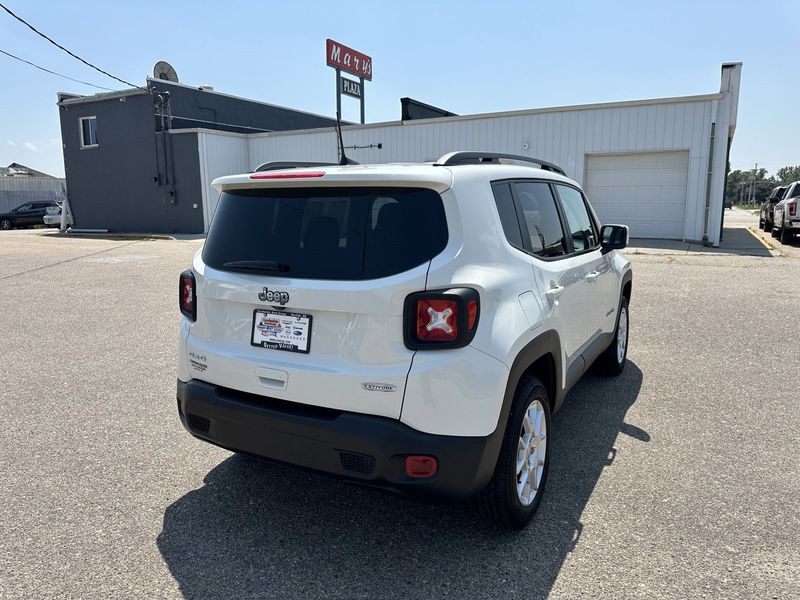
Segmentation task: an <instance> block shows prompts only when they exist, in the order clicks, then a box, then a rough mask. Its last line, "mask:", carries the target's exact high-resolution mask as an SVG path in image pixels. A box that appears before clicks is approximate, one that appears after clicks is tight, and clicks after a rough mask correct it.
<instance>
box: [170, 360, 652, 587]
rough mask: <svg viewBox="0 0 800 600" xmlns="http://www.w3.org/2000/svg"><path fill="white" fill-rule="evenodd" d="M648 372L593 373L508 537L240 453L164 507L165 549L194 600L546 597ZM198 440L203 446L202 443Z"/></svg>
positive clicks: (435, 509)
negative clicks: (532, 504)
mask: <svg viewBox="0 0 800 600" xmlns="http://www.w3.org/2000/svg"><path fill="white" fill-rule="evenodd" d="M641 383H642V372H641V370H640V369H639V368H637V366H636V365H635V364H634V363H632V362H630V361H629V362H628V364H627V366H626V369H625V371H624V372H623V374H622V375H621V376H619V377H617V378H611V379H609V378H602V377H597V376H594V375H588V376H586V377H585V378H584V379H583V380H582V381H581V382H580V383H579V384H578V385H577V386H576V387H575V388H574V389H573V390H572V392H570V394H569V396H568V397H567V399H566V401H565V403H564V406H563V407H562V409H561V410H560V411H559V413H558V414H557V415H556V416H555V418H554V420H553V425H552V429H553V435H552V436H551V438H550V442H551V444H552V446H551V449H552V452H553V454H552V455H551V456H552V459H551V465H550V474H549V478H548V484H547V486H548V487H547V490H546V492H545V496H544V498H543V499H542V503H541V505H540V507H539V511H538V513H537V515H536V516H535V518H534V520H533V522H532V523H531V524H530V526H529V527H528V528H527V529H525V530H523V531H518V532H508V531H504V530H501V529H498V528H496V527H494V526H492V525H489V524H484V523H483V522H481V521H480V520H478V518H477V517H475V516H474V515H473V513H472V512H471V511H470V510H469V508H468V507H467V506H465V505H463V504H457V505H429V504H424V503H420V502H413V501H410V500H405V499H402V498H399V497H395V496H393V495H390V494H386V493H382V492H379V491H376V490H371V489H367V488H362V487H357V486H354V485H350V484H347V483H344V482H341V481H336V480H333V479H328V478H325V477H321V476H318V475H314V474H310V473H306V472H302V471H295V470H293V469H288V468H284V467H280V466H277V465H272V464H270V463H266V462H262V461H259V460H256V459H253V458H247V457H243V456H239V455H233V456H231V457H230V458H228V459H226V460H225V461H223V462H222V463H220V464H219V465H218V466H216V467H215V468H214V469H212V470H211V471H210V472H209V473H208V474H207V475H206V477H205V479H204V485H203V486H202V487H201V488H199V489H197V490H194V491H191V492H189V493H188V494H186V495H185V496H183V497H182V498H180V499H178V500H177V501H176V502H174V503H173V504H172V505H170V506H169V507H168V508H167V510H166V513H165V515H164V525H163V530H162V532H161V533H160V534H159V536H158V539H157V544H158V548H159V550H160V552H161V554H162V556H163V557H164V560H165V562H166V564H167V565H168V567H169V569H170V571H171V573H172V575H173V576H174V577H175V579H176V580H177V582H178V584H179V585H180V588H181V591H182V592H183V594H184V595H185V596H186V597H188V598H196V597H202V598H216V597H237V598H242V597H248V598H249V597H267V598H271V597H275V598H289V597H302V598H309V597H320V596H326V597H329V596H334V597H346V598H354V597H368V598H375V597H388V596H394V597H441V596H463V597H472V598H479V597H489V596H498V595H499V596H510V597H526V598H537V597H544V596H546V595H547V594H548V592H549V591H550V589H551V588H552V586H553V583H554V582H555V580H556V577H557V576H558V573H559V570H560V569H561V567H562V565H563V563H564V561H565V559H566V557H567V556H568V554H569V553H570V552H571V551H572V550H573V548H575V546H576V545H579V544H581V531H582V525H581V514H582V513H583V510H584V507H585V506H586V503H587V502H588V500H589V498H590V497H591V495H592V492H593V490H594V488H595V485H596V484H597V481H598V479H599V478H600V476H601V474H602V472H603V469H605V468H606V467H607V466H609V465H610V464H611V462H612V461H613V458H614V456H615V455H616V450H615V447H614V446H615V440H616V439H617V436H618V434H619V433H620V432H622V433H624V434H626V435H630V436H632V437H634V438H636V439H637V440H640V441H642V442H647V441H649V439H650V438H649V436H648V434H647V433H646V432H644V431H642V430H640V429H638V428H637V427H635V426H634V425H632V424H628V423H626V422H625V415H626V413H627V412H628V409H629V408H630V407H631V406H632V405H633V403H634V402H635V401H636V399H637V397H638V395H639V390H640V388H641ZM198 443H199V442H198Z"/></svg>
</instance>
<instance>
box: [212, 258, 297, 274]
mask: <svg viewBox="0 0 800 600" xmlns="http://www.w3.org/2000/svg"><path fill="white" fill-rule="evenodd" d="M222 266H223V267H224V268H226V269H246V270H248V271H276V272H278V273H286V272H287V271H288V270H289V265H285V264H283V263H279V262H276V261H274V260H232V261H229V262H226V263H222Z"/></svg>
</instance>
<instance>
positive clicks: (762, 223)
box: [758, 219, 767, 229]
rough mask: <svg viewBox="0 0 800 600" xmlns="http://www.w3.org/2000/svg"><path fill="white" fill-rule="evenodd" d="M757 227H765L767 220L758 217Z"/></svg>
mask: <svg viewBox="0 0 800 600" xmlns="http://www.w3.org/2000/svg"><path fill="white" fill-rule="evenodd" d="M758 228H759V229H766V228H767V222H766V221H765V220H764V219H759V220H758Z"/></svg>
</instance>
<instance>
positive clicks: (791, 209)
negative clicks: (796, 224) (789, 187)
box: [786, 200, 797, 217]
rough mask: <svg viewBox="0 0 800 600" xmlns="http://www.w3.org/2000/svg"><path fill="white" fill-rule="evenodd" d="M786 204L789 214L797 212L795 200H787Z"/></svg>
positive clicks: (791, 215) (792, 214)
mask: <svg viewBox="0 0 800 600" xmlns="http://www.w3.org/2000/svg"><path fill="white" fill-rule="evenodd" d="M786 206H788V207H789V216H790V217H793V216H795V215H796V214H797V201H796V200H794V201H792V202H787V203H786Z"/></svg>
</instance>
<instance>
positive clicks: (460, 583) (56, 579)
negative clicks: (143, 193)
mask: <svg viewBox="0 0 800 600" xmlns="http://www.w3.org/2000/svg"><path fill="white" fill-rule="evenodd" d="M200 243H201V242H199V241H174V240H146V241H138V240H99V239H80V238H77V239H76V238H68V237H63V236H58V235H53V234H52V233H50V232H44V231H12V232H3V233H2V235H0V410H1V411H2V413H0V414H2V419H3V429H2V444H0V531H2V536H0V539H2V546H1V547H0V597H8V598H18V597H32V598H33V597H36V598H38V597H53V596H66V597H84V598H107V597H126V598H127V597H158V598H170V597H183V596H185V597H190V598H201V597H209V598H217V597H239V598H243V597H248V598H249V597H269V598H289V597H299V598H313V597H346V598H376V597H395V598H405V597H428V598H430V597H459V598H484V597H498V598H506V597H508V598H538V597H543V596H546V595H548V594H551V595H552V597H556V598H576V597H587V598H588V597H591V598H596V597H605V598H612V597H613V598H626V597H662V598H686V597H709V598H720V597H726V598H756V597H757V598H790V597H797V596H798V592H799V591H800V533H798V532H800V515H799V511H798V498H800V413H798V410H797V394H798V381H800V378H798V376H797V373H798V367H799V366H800V358H798V353H797V348H798V327H797V313H798V306H800V302H799V301H800V283H798V282H800V258H798V257H796V256H794V255H789V254H784V255H781V256H771V255H770V254H769V253H766V255H763V253H762V254H759V253H755V252H739V253H734V252H732V253H725V252H708V253H702V252H697V253H685V252H674V251H673V250H671V249H669V248H661V249H659V248H658V247H657V246H654V247H650V248H648V250H647V251H646V252H642V253H636V254H632V255H631V258H632V260H633V261H634V263H635V264H634V268H635V279H634V290H633V301H632V304H631V328H632V329H631V338H630V352H629V364H628V365H627V368H626V370H625V372H624V374H623V375H622V376H621V377H620V378H618V379H603V378H600V377H596V376H589V377H588V378H586V379H584V380H583V381H582V382H581V383H580V384H579V385H578V386H577V387H576V388H575V389H574V390H573V391H572V392H571V394H570V396H569V397H568V399H567V401H566V403H565V406H564V408H563V409H562V410H561V411H560V412H559V413H558V415H556V417H555V419H554V423H553V427H554V431H553V436H552V438H551V443H552V444H553V446H552V451H553V455H552V457H553V458H552V462H551V471H550V475H549V481H548V489H547V492H546V495H545V497H544V499H543V502H542V505H541V508H540V510H539V512H538V514H537V516H536V518H535V520H534V522H533V523H532V524H531V526H530V527H529V528H528V529H527V530H525V531H522V532H517V533H508V532H503V531H498V530H496V529H493V528H491V527H489V526H485V525H483V524H481V523H480V522H478V521H477V520H476V519H475V518H474V517H473V516H472V514H471V513H470V512H469V510H467V509H466V508H465V507H462V506H432V505H426V504H420V503H415V502H411V501H406V500H403V499H399V498H395V497H393V496H390V495H386V494H383V493H379V492H375V491H371V490H366V489H361V488H357V487H354V486H350V485H347V484H345V483H341V482H337V481H332V480H328V479H324V478H321V477H317V476H314V475H310V474H307V473H301V472H295V471H292V470H288V469H284V468H281V467H277V466H272V465H268V464H264V463H261V462H258V461H254V460H252V459H245V458H242V457H239V456H235V455H232V454H231V453H229V452H226V451H224V450H221V449H218V448H214V447H212V446H210V445H207V444H204V443H201V442H199V441H197V440H195V439H193V438H192V437H190V436H189V434H187V433H186V432H185V431H184V430H183V428H182V427H181V425H180V423H179V421H178V418H177V415H176V410H175V358H174V351H175V346H176V335H177V325H178V322H179V313H178V310H177V302H176V297H175V296H176V294H175V291H176V283H177V276H178V273H179V272H180V271H181V270H182V269H183V268H185V266H186V265H188V263H189V261H190V258H191V256H192V255H193V253H194V252H195V251H196V250H197V248H199V246H200ZM754 254H755V255H754Z"/></svg>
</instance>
